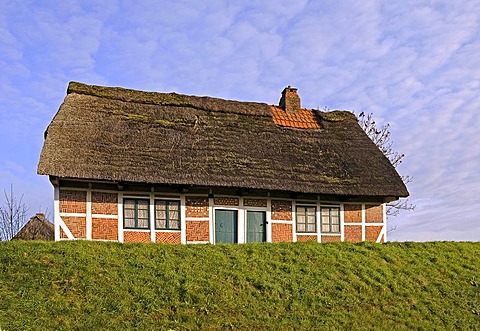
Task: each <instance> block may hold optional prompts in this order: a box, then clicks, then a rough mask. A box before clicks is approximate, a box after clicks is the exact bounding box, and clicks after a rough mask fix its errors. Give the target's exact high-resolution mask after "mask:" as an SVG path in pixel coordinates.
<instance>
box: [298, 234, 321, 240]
mask: <svg viewBox="0 0 480 331" xmlns="http://www.w3.org/2000/svg"><path fill="white" fill-rule="evenodd" d="M297 241H317V236H310V235H308V236H298V235H297Z"/></svg>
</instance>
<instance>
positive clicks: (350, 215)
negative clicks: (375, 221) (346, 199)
mask: <svg viewBox="0 0 480 331" xmlns="http://www.w3.org/2000/svg"><path fill="white" fill-rule="evenodd" d="M343 211H344V218H343V219H344V222H345V223H362V205H356V204H347V203H346V204H344V205H343Z"/></svg>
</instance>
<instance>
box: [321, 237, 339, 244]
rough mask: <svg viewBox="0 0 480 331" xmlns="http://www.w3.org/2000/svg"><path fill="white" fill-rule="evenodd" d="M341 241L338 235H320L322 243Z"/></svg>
mask: <svg viewBox="0 0 480 331" xmlns="http://www.w3.org/2000/svg"><path fill="white" fill-rule="evenodd" d="M337 241H342V238H341V237H340V236H322V243H328V242H337Z"/></svg>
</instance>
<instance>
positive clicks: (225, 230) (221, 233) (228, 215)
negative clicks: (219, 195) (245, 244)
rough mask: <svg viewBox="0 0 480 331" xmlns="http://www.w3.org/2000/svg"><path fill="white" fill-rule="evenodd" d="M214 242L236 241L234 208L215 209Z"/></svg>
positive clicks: (235, 214)
mask: <svg viewBox="0 0 480 331" xmlns="http://www.w3.org/2000/svg"><path fill="white" fill-rule="evenodd" d="M215 242H216V243H228V244H234V243H236V242H237V211H236V210H222V209H216V210H215Z"/></svg>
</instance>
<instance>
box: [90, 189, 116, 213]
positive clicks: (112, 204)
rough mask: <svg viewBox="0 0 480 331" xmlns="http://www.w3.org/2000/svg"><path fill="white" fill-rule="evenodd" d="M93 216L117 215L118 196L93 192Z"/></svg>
mask: <svg viewBox="0 0 480 331" xmlns="http://www.w3.org/2000/svg"><path fill="white" fill-rule="evenodd" d="M92 214H103V215H117V214H118V194H116V193H100V192H92Z"/></svg>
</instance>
